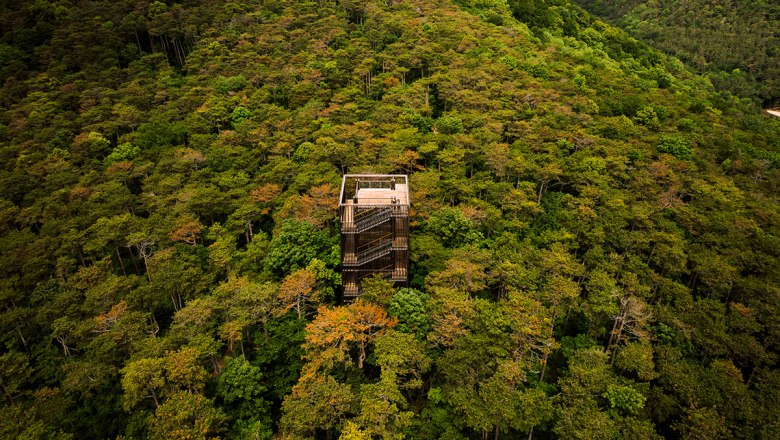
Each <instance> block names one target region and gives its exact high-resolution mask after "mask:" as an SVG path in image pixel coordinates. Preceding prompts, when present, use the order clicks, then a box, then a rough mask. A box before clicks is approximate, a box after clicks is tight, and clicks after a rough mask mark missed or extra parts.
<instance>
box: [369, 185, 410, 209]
mask: <svg viewBox="0 0 780 440" xmlns="http://www.w3.org/2000/svg"><path fill="white" fill-rule="evenodd" d="M407 194H408V191H407V189H406V185H405V184H401V183H397V184H396V185H395V189H394V190H393V189H389V188H360V189H359V190H357V194H356V197H357V199H358V204H359V205H361V204H367V205H389V204H391V203H392V201H393V199H395V200H396V203H399V204H401V205H408V204H409V200H407V199H406V195H407Z"/></svg>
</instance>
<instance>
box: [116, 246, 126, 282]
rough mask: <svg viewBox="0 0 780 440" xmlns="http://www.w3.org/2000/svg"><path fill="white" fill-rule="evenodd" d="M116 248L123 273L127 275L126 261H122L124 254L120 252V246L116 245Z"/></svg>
mask: <svg viewBox="0 0 780 440" xmlns="http://www.w3.org/2000/svg"><path fill="white" fill-rule="evenodd" d="M114 250H116V257H117V258H119V266H120V267H121V268H122V275H124V276H127V271H125V263H124V262H123V261H122V255H120V254H119V246H114Z"/></svg>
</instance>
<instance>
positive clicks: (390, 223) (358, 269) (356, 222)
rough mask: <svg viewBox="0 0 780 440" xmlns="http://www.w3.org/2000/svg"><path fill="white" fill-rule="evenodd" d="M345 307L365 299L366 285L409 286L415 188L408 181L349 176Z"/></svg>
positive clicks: (344, 185)
mask: <svg viewBox="0 0 780 440" xmlns="http://www.w3.org/2000/svg"><path fill="white" fill-rule="evenodd" d="M339 217H340V218H341V268H342V272H341V280H342V284H343V287H344V301H345V302H349V301H352V300H354V299H355V298H357V297H358V296H360V294H361V293H362V291H361V288H360V280H361V279H363V278H365V277H367V276H371V275H374V274H378V275H380V276H382V277H384V278H386V279H388V280H391V281H394V282H395V283H396V284H397V285H400V286H407V285H408V282H409V185H408V179H407V176H405V175H401V174H398V175H392V174H347V175H345V176H344V179H343V180H342V182H341V195H340V196H339Z"/></svg>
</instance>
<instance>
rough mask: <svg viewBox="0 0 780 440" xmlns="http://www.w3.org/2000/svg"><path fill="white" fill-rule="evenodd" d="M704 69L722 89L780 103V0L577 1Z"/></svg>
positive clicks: (763, 101) (631, 32)
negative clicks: (779, 0) (778, 0)
mask: <svg viewBox="0 0 780 440" xmlns="http://www.w3.org/2000/svg"><path fill="white" fill-rule="evenodd" d="M576 2H577V3H579V4H580V5H582V6H583V7H585V8H586V9H588V10H589V11H590V12H592V13H594V14H597V15H599V16H601V17H604V18H606V19H608V20H609V21H611V22H613V23H615V24H617V25H619V26H621V27H623V28H624V29H626V30H628V32H629V33H630V34H631V35H632V36H634V37H636V38H639V39H640V40H645V41H648V42H650V43H651V44H652V45H653V46H655V47H659V48H661V49H662V50H664V51H666V52H668V53H671V54H673V55H675V56H676V57H678V58H680V59H681V60H682V61H683V62H685V63H686V64H687V65H688V66H691V67H692V68H693V69H695V70H696V71H698V72H702V73H705V74H706V76H707V77H708V78H709V79H710V80H711V81H712V83H713V84H714V85H715V87H717V88H718V89H720V90H728V91H730V92H732V93H735V94H738V95H740V96H744V97H747V98H752V99H758V100H760V101H761V102H762V103H763V105H765V106H777V105H780V3H778V2H776V1H772V0H760V1H752V0H751V1H747V0H717V1H715V0H685V1H681V0H655V1H649V2H648V1H641V0H576Z"/></svg>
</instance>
